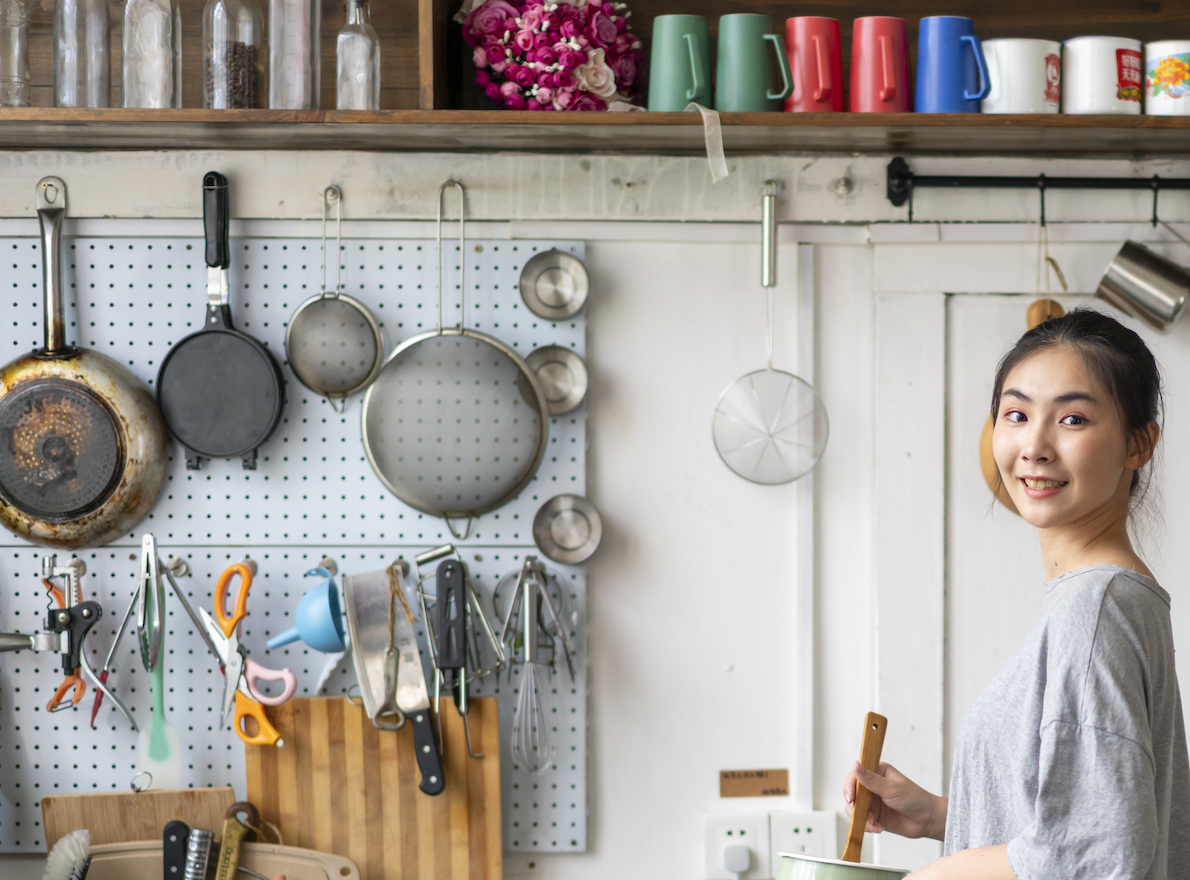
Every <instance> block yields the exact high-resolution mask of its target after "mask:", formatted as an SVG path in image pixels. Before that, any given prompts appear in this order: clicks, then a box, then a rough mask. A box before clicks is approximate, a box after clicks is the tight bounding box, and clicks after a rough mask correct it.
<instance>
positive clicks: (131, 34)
mask: <svg viewBox="0 0 1190 880" xmlns="http://www.w3.org/2000/svg"><path fill="white" fill-rule="evenodd" d="M122 48H123V52H124V77H123V93H124V106H125V107H152V108H161V107H181V106H182V16H181V12H180V11H179V9H178V0H126V2H125V4H124V39H123V43H122Z"/></svg>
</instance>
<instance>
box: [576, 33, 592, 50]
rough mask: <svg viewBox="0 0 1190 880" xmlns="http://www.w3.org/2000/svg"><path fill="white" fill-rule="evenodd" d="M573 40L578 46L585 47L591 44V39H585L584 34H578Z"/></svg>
mask: <svg viewBox="0 0 1190 880" xmlns="http://www.w3.org/2000/svg"><path fill="white" fill-rule="evenodd" d="M574 41H575V42H576V43H578V44H579V48H582V49H586V48H587V47H588V46H590V45H591V41H590V40H588V39H587V35H586V34H579V35H578V36H577V37H575V38H574Z"/></svg>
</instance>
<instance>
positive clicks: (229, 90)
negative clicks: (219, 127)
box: [202, 0, 265, 110]
mask: <svg viewBox="0 0 1190 880" xmlns="http://www.w3.org/2000/svg"><path fill="white" fill-rule="evenodd" d="M202 44H203V79H202V84H203V102H202V105H203V106H204V107H207V108H209V109H215V110H237V109H246V108H253V107H263V106H264V99H265V80H264V16H263V15H262V14H261V11H260V4H259V3H257V2H256V0H207V8H206V10H205V11H204V12H203V16H202Z"/></svg>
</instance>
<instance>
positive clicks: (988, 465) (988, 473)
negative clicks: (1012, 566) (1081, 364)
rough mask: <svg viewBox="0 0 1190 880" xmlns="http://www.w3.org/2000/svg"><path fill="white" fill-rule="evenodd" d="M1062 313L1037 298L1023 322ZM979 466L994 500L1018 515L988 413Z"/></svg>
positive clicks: (1050, 302) (1054, 304) (1048, 301)
mask: <svg viewBox="0 0 1190 880" xmlns="http://www.w3.org/2000/svg"><path fill="white" fill-rule="evenodd" d="M1064 314H1066V310H1065V309H1063V308H1062V306H1061V305H1060V304H1059V303H1057V302H1054V300H1052V299H1039V300H1037V301H1036V302H1034V303H1032V304H1031V305H1030V306H1029V310H1028V312H1026V313H1025V322H1026V323H1027V324H1028V328H1029V329H1030V330H1032V329H1033V328H1034V327H1036V326H1037V325H1038V324H1042V323H1044V322H1046V321H1048V320H1049V319H1050V318H1060V317H1061V316H1062V315H1064ZM979 468H980V470H982V471H983V481H984V482H985V483H987V484H988V488H989V489H991V490H992V494H993V495H995V496H996V500H997V501H999V502H1000V503H1001V504H1003V505H1004V506H1005V507H1007V508H1008V509H1009V510H1011V511H1012V512H1013V513H1016V514H1018V515H1019V513H1020V511H1018V510H1017V509H1016V505H1015V504H1013V502H1012V497H1011V496H1010V495H1009V494H1008V488H1007V487H1006V486H1005V485H1004V481H1003V480H1001V479H1000V469H999V468H997V467H996V459H995V458H994V457H993V456H992V417H991V416H990V415H989V416H988V420H987V421H986V422H985V423H984V426H983V432H982V433H981V434H980V435H979Z"/></svg>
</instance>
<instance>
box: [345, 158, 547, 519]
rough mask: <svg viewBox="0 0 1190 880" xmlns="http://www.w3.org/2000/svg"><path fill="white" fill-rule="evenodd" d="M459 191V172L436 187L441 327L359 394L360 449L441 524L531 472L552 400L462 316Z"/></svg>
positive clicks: (506, 491)
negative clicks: (446, 293) (446, 240)
mask: <svg viewBox="0 0 1190 880" xmlns="http://www.w3.org/2000/svg"><path fill="white" fill-rule="evenodd" d="M451 186H453V187H457V188H458V190H459V203H460V208H459V297H460V309H459V320H460V324H459V326H457V327H444V326H442V320H443V319H442V207H443V202H444V199H445V193H446V189H447V187H451ZM464 199H465V193H464V190H463V186H462V184H460V183H459V182H458V181H454V180H448V181H447V182H446V183H444V184H442V187H441V188H440V189H439V190H438V329H437V330H430V331H428V332H426V333H420V334H418V335H417V336H414V337H412V338H410V339H407V340H405V341H404V342H402V343H401V344H400V345H398V346H397V347H396V348H395V349H394V350H393V353H392V354H391V355H389V357H388V359H387V360H386V361H385V362H384V366H383V367H382V368H381V370H380V375H379V376H377V377H376V381H375V382H373V383H372V385H371V387H369V388H368V390H367V393H366V394H365V395H364V406H363V416H362V419H363V439H364V451H365V452H366V454H367V456H368V462H369V463H370V464H371V465H372V469H373V470H374V471H376V475H377V476H378V477H380V480H381V482H383V483H384V485H385V486H387V487H388V489H389V490H390V491H391V492H392V493H393V494H394V495H396V496H397V497H398V498H400V499H401V500H402V501H404V502H405V503H406V504H408V505H409V506H410V507H413V508H415V509H417V510H420V511H422V512H424V513H430V514H433V515H434V516H441V517H444V518H445V519H446V520H447V525H448V526H450V520H451V519H452V518H453V519H467V520H470V519H471V518H473V517H476V516H479V515H480V514H482V513H487V512H488V511H490V510H495V509H496V508H497V507H500V506H502V505H503V504H505V503H506V502H508V501H510V500H512V499H513V498H515V497H516V496H517V494H519V493H520V491H521V490H522V489H523V488H524V487H525V486H526V485H527V484H528V483H529V481H530V480H532V479H533V475H534V474H535V473H537V468H538V466H539V465H540V464H541V460H542V458H543V457H544V455H545V449H546V446H547V444H548V441H549V415H548V412H549V405H548V403H547V401H546V397H545V392H544V391H543V390H542V387H541V382H540V381H539V380H538V378H537V376H536V374H535V373H534V372H533V370H532V369H530V368H529V365H528V364H526V363H525V361H524V359H522V358H521V356H520V355H518V354H517V353H516V352H515V351H513V349H512V348H510V347H509V346H508V345H506V344H504V343H503V342H501V341H500V340H499V339H496V338H495V337H493V336H489V335H487V334H486V333H481V332H480V331H478V330H468V329H467V328H465V327H464V326H462V316H463V315H464V314H466V312H465V309H463V308H462V304H463V296H464V291H465V289H466V287H465V284H464V264H465V262H466V231H465V219H466V208H465V205H464ZM451 532H452V534H453V533H454V529H453V527H451ZM467 533H470V524H468V528H467ZM455 537H456V538H458V539H459V540H463V539H464V538H465V537H466V534H464V535H457V534H456V535H455Z"/></svg>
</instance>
